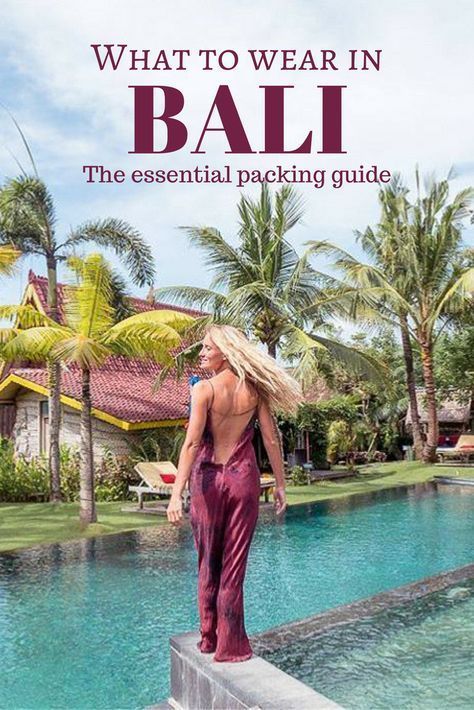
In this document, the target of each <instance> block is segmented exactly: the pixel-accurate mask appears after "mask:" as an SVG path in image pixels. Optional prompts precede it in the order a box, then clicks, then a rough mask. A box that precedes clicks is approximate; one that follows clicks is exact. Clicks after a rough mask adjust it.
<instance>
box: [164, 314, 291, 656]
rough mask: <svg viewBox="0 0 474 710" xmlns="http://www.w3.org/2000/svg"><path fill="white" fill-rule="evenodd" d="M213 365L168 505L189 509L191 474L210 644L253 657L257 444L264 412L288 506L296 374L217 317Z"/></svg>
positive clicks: (202, 645)
mask: <svg viewBox="0 0 474 710" xmlns="http://www.w3.org/2000/svg"><path fill="white" fill-rule="evenodd" d="M200 357H201V367H202V368H203V369H204V370H206V371H207V372H209V373H214V374H213V376H212V377H210V379H207V380H202V381H200V382H198V383H196V384H195V385H194V387H193V389H192V397H191V414H190V419H189V425H188V429H187V433H186V439H185V441H184V444H183V447H182V449H181V453H180V457H179V463H178V473H177V476H176V481H175V484H174V486H173V493H172V496H171V500H170V503H169V506H168V509H167V515H168V520H169V521H170V522H171V523H173V524H176V523H179V522H180V521H181V518H182V502H181V494H182V492H183V489H184V486H185V485H186V481H187V479H188V477H190V482H189V483H190V492H191V508H190V519H191V526H192V530H193V535H194V541H195V546H196V549H197V552H198V606H199V616H200V622H201V623H200V631H201V640H200V641H199V643H198V648H199V649H200V651H201V652H202V653H213V652H215V655H214V661H246V660H247V659H249V658H251V656H252V649H251V646H250V643H249V639H248V636H247V634H246V631H245V626H244V601H243V583H244V577H245V571H246V566H247V558H248V553H249V549H250V543H251V540H252V537H253V533H254V530H255V526H256V523H257V518H258V511H259V497H260V471H259V469H258V465H257V461H256V458H255V453H254V449H253V446H252V439H253V432H254V422H255V420H256V419H257V418H258V421H259V424H260V431H261V433H262V438H263V443H264V446H265V449H266V451H267V454H268V458H269V460H270V464H271V466H272V469H273V473H274V476H275V479H276V487H275V489H274V501H275V502H274V505H275V509H276V514H277V515H278V516H279V515H281V514H282V513H283V511H284V510H285V508H286V496H285V480H284V475H283V458H282V449H281V440H280V435H279V431H278V428H277V426H276V423H275V417H274V412H275V411H277V410H278V411H282V412H288V413H290V412H291V413H294V412H295V411H296V409H297V406H298V403H299V402H300V401H301V391H300V388H299V385H298V383H297V382H296V381H295V380H294V379H293V378H291V377H290V376H289V375H288V373H287V372H286V371H285V370H284V369H283V368H281V367H280V366H279V365H277V363H276V362H275V360H274V359H273V358H271V357H270V356H269V355H266V354H264V353H262V352H261V350H260V349H259V348H258V347H257V346H256V345H254V344H253V343H251V342H249V340H247V338H246V336H245V335H244V333H242V332H241V331H240V330H238V329H237V328H233V327H231V326H217V325H213V326H211V327H210V328H209V329H208V330H207V332H206V335H205V337H204V340H203V346H202V349H201V353H200Z"/></svg>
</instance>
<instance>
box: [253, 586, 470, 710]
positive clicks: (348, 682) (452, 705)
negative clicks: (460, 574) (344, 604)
mask: <svg viewBox="0 0 474 710" xmlns="http://www.w3.org/2000/svg"><path fill="white" fill-rule="evenodd" d="M323 623H324V622H323ZM473 639H474V578H470V579H464V580H462V581H461V582H457V583H455V584H453V585H451V586H450V587H446V588H445V589H442V590H439V591H435V592H431V593H429V594H427V595H425V596H421V597H420V598H418V599H416V600H414V601H411V602H409V603H407V604H403V605H398V606H397V605H395V606H393V607H390V608H387V609H385V610H383V611H379V612H378V613H377V614H375V615H374V616H372V617H369V618H363V619H360V620H358V621H352V622H350V623H346V624H342V625H338V626H334V627H332V628H330V629H329V630H328V631H323V632H322V633H319V634H315V635H312V636H310V635H308V634H305V636H304V638H302V639H301V640H299V641H295V642H293V643H290V644H287V645H285V646H283V647H281V648H279V649H277V650H275V651H273V652H270V653H264V654H263V656H264V658H265V659H266V660H267V661H269V662H270V663H273V664H275V665H276V666H277V667H278V668H280V669H281V670H284V671H285V672H286V673H289V674H290V675H292V676H294V677H296V678H298V680H301V681H302V682H303V683H306V684H307V685H309V686H310V687H312V688H314V689H315V690H317V691H318V692H320V693H322V694H324V695H325V696H326V697H328V698H331V700H334V701H335V702H337V703H339V704H340V705H342V706H343V707H344V708H350V710H379V709H380V710H384V709H385V708H390V709H391V710H405V709H406V708H410V710H446V709H447V708H449V710H455V709H456V710H470V708H472V707H473V704H474V675H473V673H472V670H473Z"/></svg>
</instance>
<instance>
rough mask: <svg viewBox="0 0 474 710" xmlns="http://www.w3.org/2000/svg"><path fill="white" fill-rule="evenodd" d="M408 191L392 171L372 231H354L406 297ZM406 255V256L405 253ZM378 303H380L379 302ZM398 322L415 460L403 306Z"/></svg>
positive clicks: (411, 372)
mask: <svg viewBox="0 0 474 710" xmlns="http://www.w3.org/2000/svg"><path fill="white" fill-rule="evenodd" d="M408 192H409V190H408V189H407V188H406V187H405V186H404V185H403V183H402V180H401V176H400V175H399V174H394V175H393V177H392V179H391V181H390V183H389V184H388V185H386V186H385V187H384V188H382V189H381V190H380V191H379V195H378V198H379V203H380V206H381V216H380V221H379V223H378V224H377V226H376V228H375V230H373V229H372V228H371V227H367V229H366V230H365V232H363V233H360V232H356V236H357V239H358V241H360V242H361V244H362V248H363V249H364V251H365V252H366V253H367V254H368V255H369V256H370V257H371V259H372V260H373V263H374V264H375V265H376V266H378V267H379V268H380V269H382V270H383V271H384V273H385V274H386V275H387V277H388V278H389V279H390V281H391V282H392V284H395V283H396V284H397V288H398V289H399V290H400V291H402V292H403V293H405V294H406V296H407V299H409V290H410V281H411V278H410V274H409V273H407V269H406V261H405V257H404V250H406V249H408V248H409V246H408V245H409V238H408V235H407V230H408V227H409V220H408V212H409V209H410V205H409V202H408V199H407V194H408ZM407 256H408V255H407ZM379 305H381V304H379ZM398 324H399V329H400V335H401V342H402V348H403V357H404V360H405V378H406V386H407V392H408V398H409V405H410V412H411V421H412V429H413V448H414V453H415V458H416V459H421V458H422V455H423V434H422V430H421V423H420V414H419V409H418V400H417V397H416V382H415V368H414V360H413V346H412V339H411V337H410V332H409V328H408V322H407V313H406V311H404V310H403V309H402V308H400V309H399V313H398Z"/></svg>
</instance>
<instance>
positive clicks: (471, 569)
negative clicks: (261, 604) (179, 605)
mask: <svg viewBox="0 0 474 710" xmlns="http://www.w3.org/2000/svg"><path fill="white" fill-rule="evenodd" d="M473 577H474V564H468V565H464V566H463V567H458V568H457V569H454V570H450V571H449V572H443V573H441V574H437V575H433V576H432V577H425V578H424V579H420V580H418V581H417V582H412V583H410V584H405V585H403V586H401V587H396V588H394V589H391V590H390V591H388V592H381V593H380V594H375V595H373V596H371V597H367V598H365V599H359V600H358V601H355V602H351V603H350V604H343V605H342V606H338V607H336V608H333V609H329V610H328V611H323V612H321V613H319V614H315V615H314V616H309V617H306V618H305V619H300V620H299V621H293V622H288V623H286V624H282V625H281V626H275V627H274V628H272V629H269V630H268V631H264V632H262V633H259V634H255V635H253V636H252V637H251V639H250V640H251V644H252V648H253V650H254V652H255V653H257V654H264V653H265V652H269V651H275V650H277V649H278V648H281V647H282V646H287V645H289V644H291V643H294V642H297V641H301V640H302V639H303V640H304V638H305V637H310V636H311V637H313V636H317V635H318V634H322V633H324V632H326V631H328V630H329V629H331V628H333V627H334V626H340V625H343V624H350V623H353V622H355V621H358V620H359V619H361V618H367V617H371V616H373V615H374V614H377V612H380V611H383V610H384V609H388V608H390V607H394V606H399V605H401V604H409V603H410V602H412V601H413V600H414V599H418V598H420V597H423V596H425V595H427V594H430V593H431V592H437V591H439V590H441V589H445V588H446V587H449V586H451V585H452V584H456V583H458V582H462V581H464V580H467V579H471V578H473Z"/></svg>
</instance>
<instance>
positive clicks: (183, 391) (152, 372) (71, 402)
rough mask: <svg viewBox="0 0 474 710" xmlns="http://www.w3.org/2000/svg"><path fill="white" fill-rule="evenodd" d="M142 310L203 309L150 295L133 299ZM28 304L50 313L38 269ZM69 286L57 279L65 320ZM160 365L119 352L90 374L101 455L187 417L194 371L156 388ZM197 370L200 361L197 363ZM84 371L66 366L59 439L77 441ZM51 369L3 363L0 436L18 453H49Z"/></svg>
mask: <svg viewBox="0 0 474 710" xmlns="http://www.w3.org/2000/svg"><path fill="white" fill-rule="evenodd" d="M130 300H131V306H132V308H133V309H134V310H135V311H136V312H143V311H150V310H156V309H165V308H166V309H171V310H177V311H180V312H185V313H188V314H190V315H194V316H199V315H202V314H201V313H200V312H199V311H195V310H192V309H188V308H180V307H177V306H171V305H168V304H164V303H157V302H155V301H152V300H151V299H141V298H132V299H130ZM22 303H23V304H30V305H33V306H34V307H35V308H37V309H38V310H39V311H40V312H42V313H47V312H48V307H47V279H46V278H44V277H41V276H37V275H36V274H34V273H33V272H32V271H30V272H29V275H28V285H27V288H26V290H25V293H24V296H23V300H22ZM63 303H64V291H63V285H62V284H59V285H58V310H59V317H60V319H61V320H62V319H63ZM160 369H161V368H160V365H158V364H157V363H154V362H152V361H147V362H144V361H143V360H139V359H130V358H125V357H121V356H115V355H114V356H111V357H110V358H108V360H107V361H106V363H105V364H104V365H102V366H101V367H99V368H95V369H94V370H93V371H92V374H91V394H92V406H93V410H92V414H93V442H94V454H95V456H96V458H97V460H100V458H101V457H102V456H103V453H104V451H105V450H106V449H111V450H113V451H114V452H115V453H117V454H122V453H126V452H127V451H128V449H129V445H130V443H131V442H134V441H137V440H138V439H139V437H140V434H141V432H143V431H144V430H147V429H148V430H149V429H155V428H157V427H166V426H173V425H179V424H184V423H185V422H186V421H187V415H188V405H189V384H188V377H186V376H183V377H182V379H180V380H179V381H176V380H175V379H174V378H172V377H169V378H167V379H166V380H165V381H164V382H163V384H162V385H161V387H160V388H159V389H158V390H157V391H156V392H153V391H152V388H153V385H154V383H155V381H156V379H157V377H158V375H159V374H160ZM193 372H197V373H198V374H201V373H200V372H199V368H193ZM80 396H81V373H80V371H79V368H78V367H77V366H74V365H72V366H68V367H66V366H64V367H63V368H62V375H61V430H60V442H61V443H65V444H68V445H79V420H80V410H81V403H80ZM48 427H49V418H48V373H47V369H46V367H45V366H44V365H38V363H28V362H26V363H19V364H16V365H14V366H12V365H7V364H4V366H3V370H2V372H1V375H0V435H1V436H11V437H12V438H13V439H14V442H15V451H16V452H17V453H18V454H23V455H25V456H27V457H28V458H29V457H32V456H36V455H38V454H42V453H44V454H46V453H47V452H48Z"/></svg>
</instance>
